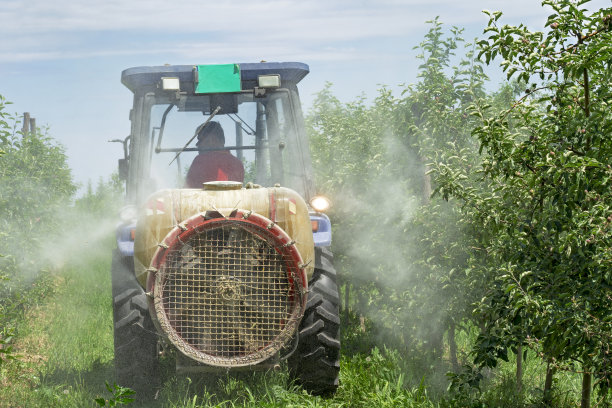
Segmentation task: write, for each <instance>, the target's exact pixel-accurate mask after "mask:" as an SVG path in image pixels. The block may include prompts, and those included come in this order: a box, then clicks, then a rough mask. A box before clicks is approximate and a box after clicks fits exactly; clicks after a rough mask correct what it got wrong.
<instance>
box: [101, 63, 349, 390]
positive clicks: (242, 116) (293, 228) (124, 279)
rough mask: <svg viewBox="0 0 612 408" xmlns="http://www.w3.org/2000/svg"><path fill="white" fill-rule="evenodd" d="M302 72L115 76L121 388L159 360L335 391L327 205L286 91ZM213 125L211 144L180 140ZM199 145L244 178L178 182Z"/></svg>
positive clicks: (291, 67) (115, 267)
mask: <svg viewBox="0 0 612 408" xmlns="http://www.w3.org/2000/svg"><path fill="white" fill-rule="evenodd" d="M308 72H309V67H308V65H306V64H303V63H298V62H261V63H240V64H216V65H164V66H151V67H135V68H129V69H126V70H124V71H123V72H122V76H121V81H122V83H123V84H124V85H125V86H126V87H127V88H128V89H129V90H130V91H131V92H132V93H133V96H134V98H133V107H132V109H131V111H130V121H131V132H130V135H129V136H127V137H126V138H125V139H124V140H122V143H123V157H122V158H121V159H119V163H118V170H119V177H120V178H121V179H122V180H124V181H125V186H126V191H125V206H124V207H123V208H122V209H121V211H120V218H121V221H120V223H119V225H118V227H117V230H116V238H117V248H116V249H115V250H114V251H113V259H112V267H111V269H112V270H111V275H112V296H113V316H114V350H115V374H116V380H117V382H118V384H120V385H121V386H125V387H130V388H132V389H134V390H136V392H137V393H138V394H139V395H143V394H144V395H147V394H150V393H151V392H154V391H155V389H156V388H159V387H160V386H161V381H162V380H161V371H162V370H161V369H160V361H161V360H162V358H164V360H163V361H164V362H166V361H168V360H167V359H170V364H171V365H172V367H174V368H175V369H176V373H184V374H186V375H190V374H192V373H198V372H203V373H207V372H208V373H214V372H233V371H239V370H270V369H273V370H278V369H280V368H281V367H287V370H288V373H289V377H290V379H291V381H292V382H293V383H296V384H299V385H301V386H302V387H303V388H304V389H305V390H307V391H308V392H310V393H312V394H314V395H330V394H333V393H334V392H335V391H336V389H337V387H338V376H339V370H340V365H339V358H340V319H339V294H338V285H337V282H336V272H335V270H334V267H333V255H332V253H331V251H330V245H331V223H330V220H329V217H328V216H327V215H326V214H325V211H326V210H327V209H328V208H329V204H330V203H329V200H328V199H327V198H325V197H324V196H321V195H317V190H316V188H315V185H314V179H313V172H312V168H311V160H310V153H309V146H308V140H307V136H306V133H305V129H304V119H303V115H302V110H301V105H300V99H299V94H298V88H297V85H298V83H299V82H300V80H302V79H303V78H304V77H305V76H306V75H307V74H308ZM213 121H214V122H216V123H217V124H218V125H217V126H220V127H221V128H222V129H223V132H224V136H225V143H224V144H223V145H222V146H217V147H213V148H210V147H208V148H203V147H202V146H201V145H197V144H196V145H195V146H194V143H193V141H194V139H195V138H196V137H197V135H198V132H199V131H200V130H202V129H203V127H204V126H207V124H209V123H211V122H213ZM209 151H217V152H223V153H225V154H227V155H232V156H234V158H237V159H239V160H240V162H241V163H242V165H243V170H244V179H243V180H229V179H227V178H224V177H223V174H222V172H221V173H220V176H219V178H218V179H216V180H210V181H206V182H202V183H201V185H198V186H188V185H187V184H186V180H185V177H186V173H187V172H188V171H189V167H190V166H189V165H190V163H191V162H192V161H193V160H195V158H196V157H197V156H198V155H201V154H205V153H208V152H209ZM172 360H174V361H172ZM164 364H166V365H167V363H164Z"/></svg>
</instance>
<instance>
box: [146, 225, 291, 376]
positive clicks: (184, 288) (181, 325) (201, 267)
mask: <svg viewBox="0 0 612 408" xmlns="http://www.w3.org/2000/svg"><path fill="white" fill-rule="evenodd" d="M266 232H267V231H266V230H265V229H263V228H260V227H258V226H255V225H252V224H249V223H244V222H237V221H227V220H219V221H217V222H213V223H211V224H208V225H207V227H206V228H199V231H197V232H195V233H193V234H190V236H189V237H188V238H187V239H186V240H184V241H183V240H181V239H180V238H179V240H178V241H180V245H174V246H172V247H170V248H169V249H168V250H167V251H166V254H165V257H164V258H165V262H164V263H163V264H162V265H161V267H160V268H159V270H158V273H157V277H156V291H155V298H156V311H157V315H158V319H159V320H160V322H161V323H162V327H164V326H165V331H166V332H167V334H169V337H170V340H171V341H172V342H173V343H174V344H175V345H176V346H177V347H178V348H179V349H180V350H181V351H182V352H183V353H185V354H186V355H188V356H190V357H192V358H194V359H196V360H198V361H201V362H204V363H208V364H214V365H222V366H240V365H247V364H255V363H257V362H260V361H262V360H264V359H266V358H268V357H270V356H271V355H272V354H274V353H275V352H276V351H278V350H279V349H280V348H281V347H282V346H283V345H284V344H285V343H286V342H287V340H289V338H290V337H291V335H292V334H293V329H294V328H295V326H297V320H298V318H299V317H300V316H298V315H297V313H296V310H297V311H298V312H299V310H300V304H301V297H300V295H301V294H300V288H299V287H298V286H296V285H297V284H298V281H299V278H298V274H297V269H298V266H297V265H296V264H295V259H294V258H292V256H291V254H290V252H289V251H286V250H285V249H286V247H287V245H283V244H281V243H280V242H278V240H277V239H276V238H275V237H274V236H272V235H271V234H267V233H266ZM160 314H161V316H160Z"/></svg>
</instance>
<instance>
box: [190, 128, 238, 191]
mask: <svg viewBox="0 0 612 408" xmlns="http://www.w3.org/2000/svg"><path fill="white" fill-rule="evenodd" d="M196 146H197V147H198V148H199V149H200V153H199V154H198V155H197V156H196V158H195V159H194V160H193V163H191V167H190V168H189V171H188V172H187V177H186V180H185V186H186V187H187V188H201V187H202V183H206V182H208V181H239V182H241V183H242V182H243V181H244V166H243V165H242V162H241V161H240V160H239V159H238V158H236V157H234V156H233V155H232V154H231V153H230V152H229V150H213V151H207V149H222V148H223V147H224V146H225V135H224V134H223V128H222V127H221V124H219V122H215V121H212V122H208V123H207V124H206V126H204V127H202V129H200V131H199V132H198V142H197V143H196Z"/></svg>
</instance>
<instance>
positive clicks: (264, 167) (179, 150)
mask: <svg viewBox="0 0 612 408" xmlns="http://www.w3.org/2000/svg"><path fill="white" fill-rule="evenodd" d="M307 73H308V66H307V65H305V64H301V63H255V64H224V65H196V66H191V65H179V66H161V67H137V68H130V69H127V70H125V71H124V72H123V74H122V82H123V84H124V85H126V86H127V87H128V88H129V89H130V90H131V91H132V92H133V93H134V108H133V109H132V112H131V114H130V119H131V121H132V131H131V136H130V137H129V140H127V141H126V147H127V148H126V153H127V155H126V157H124V158H123V159H122V160H121V162H120V169H121V171H120V173H121V176H123V177H125V178H126V179H127V200H128V202H129V203H131V204H140V203H142V202H143V201H144V199H145V198H146V197H148V196H149V195H150V194H151V193H153V192H155V191H158V190H160V189H165V188H183V187H186V182H185V176H186V174H187V172H188V170H189V167H190V165H191V163H192V162H193V160H194V158H195V157H196V156H197V155H198V154H199V153H203V152H205V151H206V150H202V149H198V147H196V142H197V137H195V136H196V133H197V131H198V130H199V129H200V127H201V126H202V125H203V124H205V123H206V122H213V121H214V122H217V123H219V124H220V125H221V127H222V129H223V133H224V136H225V146H224V147H216V148H214V149H212V150H223V151H226V152H230V153H231V154H232V155H233V156H235V157H237V158H238V159H239V160H240V161H242V163H243V166H244V170H245V177H244V180H240V181H243V182H244V183H245V184H247V183H249V182H251V183H254V184H259V185H262V186H273V185H275V184H279V185H282V186H284V187H288V188H291V189H293V190H295V191H297V192H298V193H299V194H300V195H302V196H303V197H304V198H305V199H306V200H307V201H308V200H310V199H311V198H312V197H313V195H314V187H313V179H312V171H311V163H310V156H309V152H308V145H307V140H306V135H305V134H304V124H303V117H302V111H301V106H300V101H299V96H298V90H297V84H298V82H299V81H300V80H301V79H302V78H303V77H304V76H306V74H307ZM208 150H209V151H210V150H211V149H208ZM221 178H223V177H221ZM220 181H223V180H220Z"/></svg>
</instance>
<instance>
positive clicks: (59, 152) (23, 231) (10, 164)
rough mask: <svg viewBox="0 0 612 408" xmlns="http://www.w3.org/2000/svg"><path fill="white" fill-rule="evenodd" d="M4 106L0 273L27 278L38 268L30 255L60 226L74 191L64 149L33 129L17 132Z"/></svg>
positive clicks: (0, 109)
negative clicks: (27, 132) (28, 131)
mask: <svg viewBox="0 0 612 408" xmlns="http://www.w3.org/2000/svg"><path fill="white" fill-rule="evenodd" d="M0 101H4V99H0ZM5 106H6V104H5V103H4V102H0V119H1V120H0V150H2V151H4V153H5V154H4V155H3V156H2V157H1V158H0V209H1V211H2V218H0V231H2V233H1V234H0V253H2V254H3V255H4V257H3V258H2V259H0V274H4V275H7V276H10V277H13V276H14V275H15V274H16V271H17V270H21V271H22V272H23V271H26V272H27V273H26V275H30V276H32V275H33V274H34V272H35V270H36V269H37V268H38V267H40V265H39V264H38V263H37V260H35V259H33V258H34V254H35V252H36V250H37V249H38V248H40V246H41V244H42V243H43V242H45V240H46V239H47V238H48V236H49V234H50V233H51V232H52V231H56V230H57V229H58V228H59V226H60V225H61V224H62V221H63V218H62V214H63V213H64V211H63V210H64V209H65V208H66V207H67V206H68V205H69V204H70V200H71V198H72V195H73V194H74V192H75V191H76V186H75V184H74V182H73V180H72V176H71V173H70V169H69V168H68V165H67V162H66V155H65V152H64V149H63V147H61V146H59V145H58V144H57V143H56V142H55V141H54V140H53V139H52V138H51V137H49V136H47V135H46V133H43V132H41V131H39V130H38V129H37V130H36V131H35V132H31V133H29V134H28V135H25V136H24V135H22V134H21V132H16V131H15V129H16V127H17V125H18V123H19V122H18V120H17V119H16V118H15V117H13V116H12V115H9V114H8V113H6V111H4V109H5Z"/></svg>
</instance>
